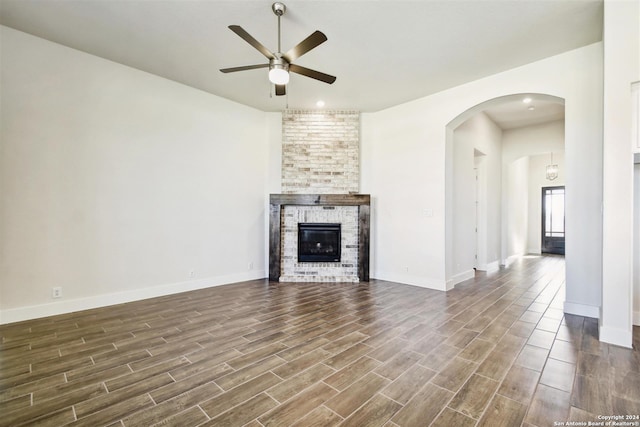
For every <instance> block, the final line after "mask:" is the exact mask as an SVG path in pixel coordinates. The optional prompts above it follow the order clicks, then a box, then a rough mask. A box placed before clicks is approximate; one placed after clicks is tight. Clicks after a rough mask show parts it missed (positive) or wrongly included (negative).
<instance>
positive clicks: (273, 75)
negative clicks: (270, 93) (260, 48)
mask: <svg viewBox="0 0 640 427" xmlns="http://www.w3.org/2000/svg"><path fill="white" fill-rule="evenodd" d="M269 80H270V81H271V83H273V84H274V85H286V84H287V83H289V64H288V63H287V62H286V61H285V60H283V59H282V58H274V59H272V60H271V61H270V63H269Z"/></svg>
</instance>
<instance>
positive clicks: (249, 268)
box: [247, 261, 253, 270]
mask: <svg viewBox="0 0 640 427" xmlns="http://www.w3.org/2000/svg"><path fill="white" fill-rule="evenodd" d="M247 269H248V270H253V261H252V262H250V263H249V265H248V266H247Z"/></svg>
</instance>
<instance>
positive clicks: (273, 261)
mask: <svg viewBox="0 0 640 427" xmlns="http://www.w3.org/2000/svg"><path fill="white" fill-rule="evenodd" d="M285 205H297V206H357V207H358V278H359V280H360V281H363V282H368V281H369V226H370V225H369V224H370V206H371V196H370V195H369V194H271V195H270V196H269V280H274V281H278V280H279V279H280V273H281V271H280V269H281V263H280V261H281V257H282V247H281V240H280V233H281V229H280V228H281V225H280V224H281V219H282V206H285Z"/></svg>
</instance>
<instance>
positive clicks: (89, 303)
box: [0, 270, 266, 325]
mask: <svg viewBox="0 0 640 427" xmlns="http://www.w3.org/2000/svg"><path fill="white" fill-rule="evenodd" d="M265 277H266V275H265V272H264V270H255V271H251V272H247V273H240V274H230V275H226V276H216V277H209V278H206V279H199V280H189V281H186V282H177V283H170V284H165V285H158V286H152V287H148V288H142V289H135V290H131V291H124V292H116V293H112V294H103V295H96V296H92V297H87V298H77V299H68V300H64V299H61V300H60V301H56V302H52V303H47V304H39V305H32V306H27V307H18V308H10V309H5V310H1V311H0V325H3V324H7V323H13V322H21V321H23V320H31V319H38V318H41V317H47V316H55V315H58V314H66V313H72V312H74V311H81V310H89V309H92V308H99V307H106V306H109V305H115V304H122V303H125V302H132V301H139V300H143V299H148V298H155V297H161V296H165V295H171V294H178V293H180V292H187V291H194V290H197V289H204V288H210V287H213V286H220V285H226V284H230V283H236V282H244V281H247V280H256V279H262V278H265Z"/></svg>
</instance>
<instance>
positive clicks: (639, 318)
mask: <svg viewBox="0 0 640 427" xmlns="http://www.w3.org/2000/svg"><path fill="white" fill-rule="evenodd" d="M633 324H634V325H636V326H640V311H634V312H633Z"/></svg>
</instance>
